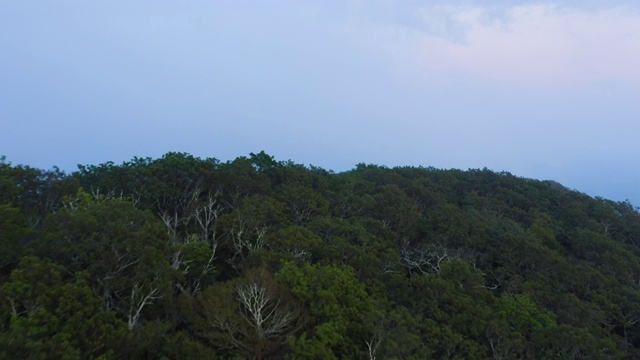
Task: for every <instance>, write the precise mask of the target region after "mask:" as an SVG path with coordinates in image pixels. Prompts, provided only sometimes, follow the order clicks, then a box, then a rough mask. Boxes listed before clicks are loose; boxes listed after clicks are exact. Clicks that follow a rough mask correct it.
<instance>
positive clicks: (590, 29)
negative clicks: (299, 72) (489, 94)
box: [370, 4, 640, 86]
mask: <svg viewBox="0 0 640 360" xmlns="http://www.w3.org/2000/svg"><path fill="white" fill-rule="evenodd" d="M414 13H416V14H418V17H419V18H420V21H419V22H417V24H416V23H414V24H412V25H411V26H407V25H399V24H393V25H382V26H378V27H377V28H375V30H373V33H370V35H371V36H373V38H375V39H376V40H375V43H376V46H381V47H382V49H384V50H385V51H386V52H388V53H389V54H391V55H392V56H393V58H394V59H395V60H396V61H397V64H398V66H401V67H409V68H411V69H414V70H418V71H420V72H421V73H424V74H427V75H434V74H438V75H459V74H462V75H465V76H474V77H479V78H486V79H490V80H499V81H505V82H514V83H518V84H525V85H542V86H548V85H551V86H556V85H560V86H563V85H569V86H571V85H584V84H589V83H605V84H609V85H610V84H611V83H612V82H615V83H632V84H640V67H639V66H638V65H637V64H640V13H639V12H637V11H629V9H627V8H623V7H617V8H609V9H596V10H586V9H579V8H570V7H563V6H560V5H552V4H533V5H521V6H514V7H510V8H502V9H497V8H490V7H464V6H459V7H456V6H434V7H427V8H420V9H417V10H416V9H414Z"/></svg>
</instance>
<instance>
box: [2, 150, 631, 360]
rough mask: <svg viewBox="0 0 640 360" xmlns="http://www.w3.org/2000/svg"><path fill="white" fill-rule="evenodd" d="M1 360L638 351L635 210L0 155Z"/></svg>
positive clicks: (348, 180)
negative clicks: (25, 161)
mask: <svg viewBox="0 0 640 360" xmlns="http://www.w3.org/2000/svg"><path fill="white" fill-rule="evenodd" d="M0 246H1V249H2V251H0V316H1V317H0V358H3V359H11V358H33V359H45V358H64V359H121V358H146V359H203V358H207V359H217V358H219V359H390V358H397V359H517V358H524V359H623V358H626V359H638V358H640V261H639V260H640V213H639V212H638V209H637V208H635V207H634V206H632V205H631V204H630V203H629V202H616V201H611V200H607V199H603V198H592V197H589V196H587V195H585V194H582V193H580V192H578V191H574V190H570V189H567V188H565V187H563V186H562V185H560V184H559V183H557V182H555V181H541V180H534V179H526V178H520V177H517V176H514V175H512V174H509V173H506V172H494V171H491V170H488V169H474V170H468V171H462V170H443V169H435V168H424V167H396V168H387V167H384V166H377V165H368V164H358V165H357V166H356V167H355V168H354V169H352V170H350V171H346V172H342V173H334V172H332V171H328V170H325V169H322V168H318V167H313V166H304V165H300V164H296V163H294V162H292V161H278V160H276V159H274V158H273V157H272V156H270V155H268V154H266V153H264V152H260V153H258V154H253V153H252V154H250V155H249V156H247V157H239V158H237V159H235V160H233V161H228V162H221V161H219V160H217V159H214V158H206V159H201V158H198V157H194V156H192V155H189V154H186V153H175V152H174V153H167V154H165V155H164V156H162V157H161V158H158V159H152V158H133V159H132V160H131V161H127V162H124V163H122V164H115V163H112V162H107V163H104V164H99V165H81V166H79V167H78V170H77V171H75V172H72V173H69V174H67V173H65V172H63V171H60V170H59V169H58V168H53V169H51V170H42V169H36V168H32V167H30V166H28V165H12V164H11V163H10V162H9V161H7V159H6V158H4V157H2V158H0Z"/></svg>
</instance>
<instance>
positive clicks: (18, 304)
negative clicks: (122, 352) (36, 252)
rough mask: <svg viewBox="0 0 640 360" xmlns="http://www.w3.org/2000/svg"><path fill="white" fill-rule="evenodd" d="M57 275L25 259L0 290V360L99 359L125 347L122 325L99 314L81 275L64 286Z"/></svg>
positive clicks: (54, 269) (53, 269)
mask: <svg viewBox="0 0 640 360" xmlns="http://www.w3.org/2000/svg"><path fill="white" fill-rule="evenodd" d="M61 272H62V268H61V267H59V266H57V265H54V264H52V263H50V262H48V261H42V260H40V259H38V258H34V257H25V258H23V259H22V261H21V262H20V266H19V267H18V268H17V269H15V270H14V271H13V272H12V273H11V278H10V280H9V281H8V282H7V283H5V284H3V285H2V287H0V298H2V299H3V301H2V303H1V305H0V310H1V311H0V313H2V314H3V316H2V332H1V333H0V358H3V359H15V358H24V357H25V356H27V357H29V358H30V359H50V358H56V359H98V358H104V357H105V356H106V357H110V356H113V355H115V354H116V351H117V350H116V349H118V347H119V345H122V344H124V340H125V339H126V337H127V332H126V327H125V323H124V322H121V321H119V320H117V319H116V318H115V316H114V315H113V314H111V313H108V312H106V311H105V310H104V309H103V308H102V306H101V304H100V300H99V299H97V298H96V297H95V296H93V294H92V292H91V289H90V288H89V286H88V284H87V276H86V274H84V273H83V274H78V276H76V277H75V278H74V279H73V280H68V281H65V280H63V279H62V277H61Z"/></svg>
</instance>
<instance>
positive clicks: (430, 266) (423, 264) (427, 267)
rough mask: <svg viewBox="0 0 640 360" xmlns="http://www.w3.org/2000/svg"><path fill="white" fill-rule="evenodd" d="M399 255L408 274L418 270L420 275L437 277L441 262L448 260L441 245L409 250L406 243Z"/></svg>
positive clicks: (447, 254)
mask: <svg viewBox="0 0 640 360" xmlns="http://www.w3.org/2000/svg"><path fill="white" fill-rule="evenodd" d="M400 255H401V257H402V263H403V264H404V266H405V268H406V269H407V271H408V272H409V274H411V273H412V272H413V270H418V271H419V272H420V273H421V274H436V275H439V274H440V268H441V265H442V263H443V261H446V260H448V259H449V258H450V257H449V253H448V250H447V248H446V247H444V246H442V245H439V244H436V245H427V246H424V247H420V248H411V247H410V245H409V243H408V242H405V243H404V245H403V247H402V249H401V250H400Z"/></svg>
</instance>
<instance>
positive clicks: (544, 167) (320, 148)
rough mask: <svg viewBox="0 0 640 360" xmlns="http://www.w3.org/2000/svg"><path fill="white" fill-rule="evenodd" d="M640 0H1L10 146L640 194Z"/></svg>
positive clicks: (39, 160) (101, 158)
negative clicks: (477, 172) (432, 170)
mask: <svg viewBox="0 0 640 360" xmlns="http://www.w3.org/2000/svg"><path fill="white" fill-rule="evenodd" d="M638 64H640V3H639V2H637V1H621V0H613V1H606V2H604V1H590V0H586V1H567V0H565V1H562V2H553V1H551V2H537V1H495V0H494V1H483V2H479V1H478V2H471V1H438V0H435V1H412V0H368V1H363V0H340V1H331V0H325V1H302V0H296V1H294V0H291V1H287V0H282V1H280V0H274V1H268V2H267V1H257V0H256V1H227V0H215V1H214V0H207V1H205V0H189V1H177V0H172V1H169V0H153V1H151V0H146V1H145V0H138V1H123V0H117V1H106V0H96V1H84V0H76V1H71V0H59V1H33V0H20V1H13V0H0V155H5V156H6V157H7V160H8V161H9V162H11V163H12V164H14V165H17V164H27V165H30V166H34V167H38V168H43V169H49V168H51V167H52V166H54V165H55V166H59V167H60V168H61V169H63V170H65V171H73V170H75V169H76V165H77V164H99V163H104V162H107V161H114V162H116V163H120V162H123V161H128V160H130V159H132V158H133V157H134V156H139V157H153V158H157V157H160V156H162V154H164V153H166V152H169V151H180V152H187V153H190V154H193V155H195V156H199V157H215V158H217V159H220V160H222V161H227V160H232V159H234V158H236V157H238V156H247V155H248V154H249V153H251V152H259V151H261V150H264V151H265V152H267V153H268V154H270V155H272V156H274V157H275V158H276V159H277V160H289V159H290V160H293V161H294V162H296V163H300V164H306V165H309V164H311V165H314V166H320V167H323V168H325V169H328V170H329V169H330V170H334V171H336V172H340V171H346V170H349V169H352V168H353V167H354V166H355V165H356V164H358V163H371V164H377V165H386V166H389V167H393V166H404V165H411V166H433V167H436V168H458V169H465V170H466V169H469V168H485V167H486V168H489V169H492V170H495V171H508V172H510V173H512V174H514V175H517V176H522V177H527V178H535V179H541V180H545V179H553V180H556V181H558V182H560V183H562V184H564V185H565V186H567V187H569V188H572V189H576V190H578V191H580V192H583V193H586V194H589V195H591V196H601V197H605V198H610V199H613V200H617V201H623V200H625V199H628V200H630V201H631V202H632V204H634V205H635V206H639V205H640V167H638V159H640V156H639V155H640V144H639V143H638V141H637V138H638V136H640V66H638Z"/></svg>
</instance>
